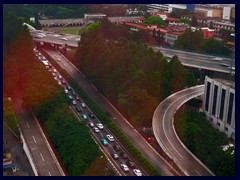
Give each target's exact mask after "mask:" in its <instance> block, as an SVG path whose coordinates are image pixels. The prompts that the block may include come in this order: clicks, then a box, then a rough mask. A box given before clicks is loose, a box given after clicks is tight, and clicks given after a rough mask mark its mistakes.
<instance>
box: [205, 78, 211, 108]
mask: <svg viewBox="0 0 240 180" xmlns="http://www.w3.org/2000/svg"><path fill="white" fill-rule="evenodd" d="M210 87H211V83H210V82H207V92H206V102H205V110H206V111H208V106H209V95H210Z"/></svg>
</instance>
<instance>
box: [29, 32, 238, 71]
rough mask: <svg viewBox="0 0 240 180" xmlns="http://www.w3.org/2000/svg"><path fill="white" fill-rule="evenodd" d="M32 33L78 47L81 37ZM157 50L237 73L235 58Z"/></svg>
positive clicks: (191, 64)
mask: <svg viewBox="0 0 240 180" xmlns="http://www.w3.org/2000/svg"><path fill="white" fill-rule="evenodd" d="M30 32H31V35H32V36H33V39H34V41H36V42H45V43H50V44H58V45H65V44H67V45H68V46H69V47H73V48H77V47H78V42H79V41H80V39H81V36H79V35H69V34H57V33H54V32H50V31H42V30H31V31H30ZM150 47H152V48H153V50H155V51H161V52H162V53H163V55H164V56H166V57H168V58H171V57H173V56H174V55H177V56H178V58H179V60H180V61H181V62H182V64H183V65H184V66H188V67H194V68H198V69H205V70H211V71H217V72H222V73H230V67H232V71H231V73H232V74H235V58H226V57H217V56H211V55H206V54H200V53H193V52H186V51H180V50H175V49H169V48H164V47H161V46H150Z"/></svg>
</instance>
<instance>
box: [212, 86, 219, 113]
mask: <svg viewBox="0 0 240 180" xmlns="http://www.w3.org/2000/svg"><path fill="white" fill-rule="evenodd" d="M217 93H218V86H217V85H215V86H214V95H213V105H212V115H214V116H215V113H216V104H217Z"/></svg>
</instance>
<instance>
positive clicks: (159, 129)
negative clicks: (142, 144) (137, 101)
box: [152, 85, 213, 176]
mask: <svg viewBox="0 0 240 180" xmlns="http://www.w3.org/2000/svg"><path fill="white" fill-rule="evenodd" d="M203 92H204V85H200V86H196V87H191V88H188V89H184V90H182V91H179V92H177V93H175V94H172V95H171V96H169V97H168V98H166V99H165V100H164V101H162V102H161V103H160V104H159V105H158V107H157V108H156V110H155V112H154V115H153V121H152V127H153V132H154V136H155V138H156V139H157V141H158V143H159V145H160V146H161V147H162V148H163V150H164V151H165V152H166V153H167V154H168V155H169V157H172V159H173V160H174V162H175V163H176V164H178V165H180V167H181V169H182V170H183V171H184V172H185V174H186V175H189V176H212V175H213V173H212V172H211V171H210V170H208V168H207V167H205V166H204V165H203V164H202V163H201V162H200V161H199V160H198V159H197V158H196V157H195V156H194V155H192V154H191V153H190V151H189V150H188V149H187V148H186V147H185V146H184V144H183V143H182V142H181V141H180V139H179V138H178V136H177V134H176V132H175V129H174V125H173V121H174V120H173V116H174V114H175V112H176V110H177V109H178V108H179V107H180V106H181V105H182V104H184V103H185V102H187V101H188V100H190V99H191V98H193V97H197V96H199V95H202V94H203Z"/></svg>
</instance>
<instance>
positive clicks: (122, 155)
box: [120, 152, 128, 159]
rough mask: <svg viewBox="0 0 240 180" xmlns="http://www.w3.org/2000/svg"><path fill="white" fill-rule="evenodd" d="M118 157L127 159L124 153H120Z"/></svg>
mask: <svg viewBox="0 0 240 180" xmlns="http://www.w3.org/2000/svg"><path fill="white" fill-rule="evenodd" d="M120 156H121V157H122V158H123V159H127V158H128V155H127V154H126V153H125V152H121V153H120Z"/></svg>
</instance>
